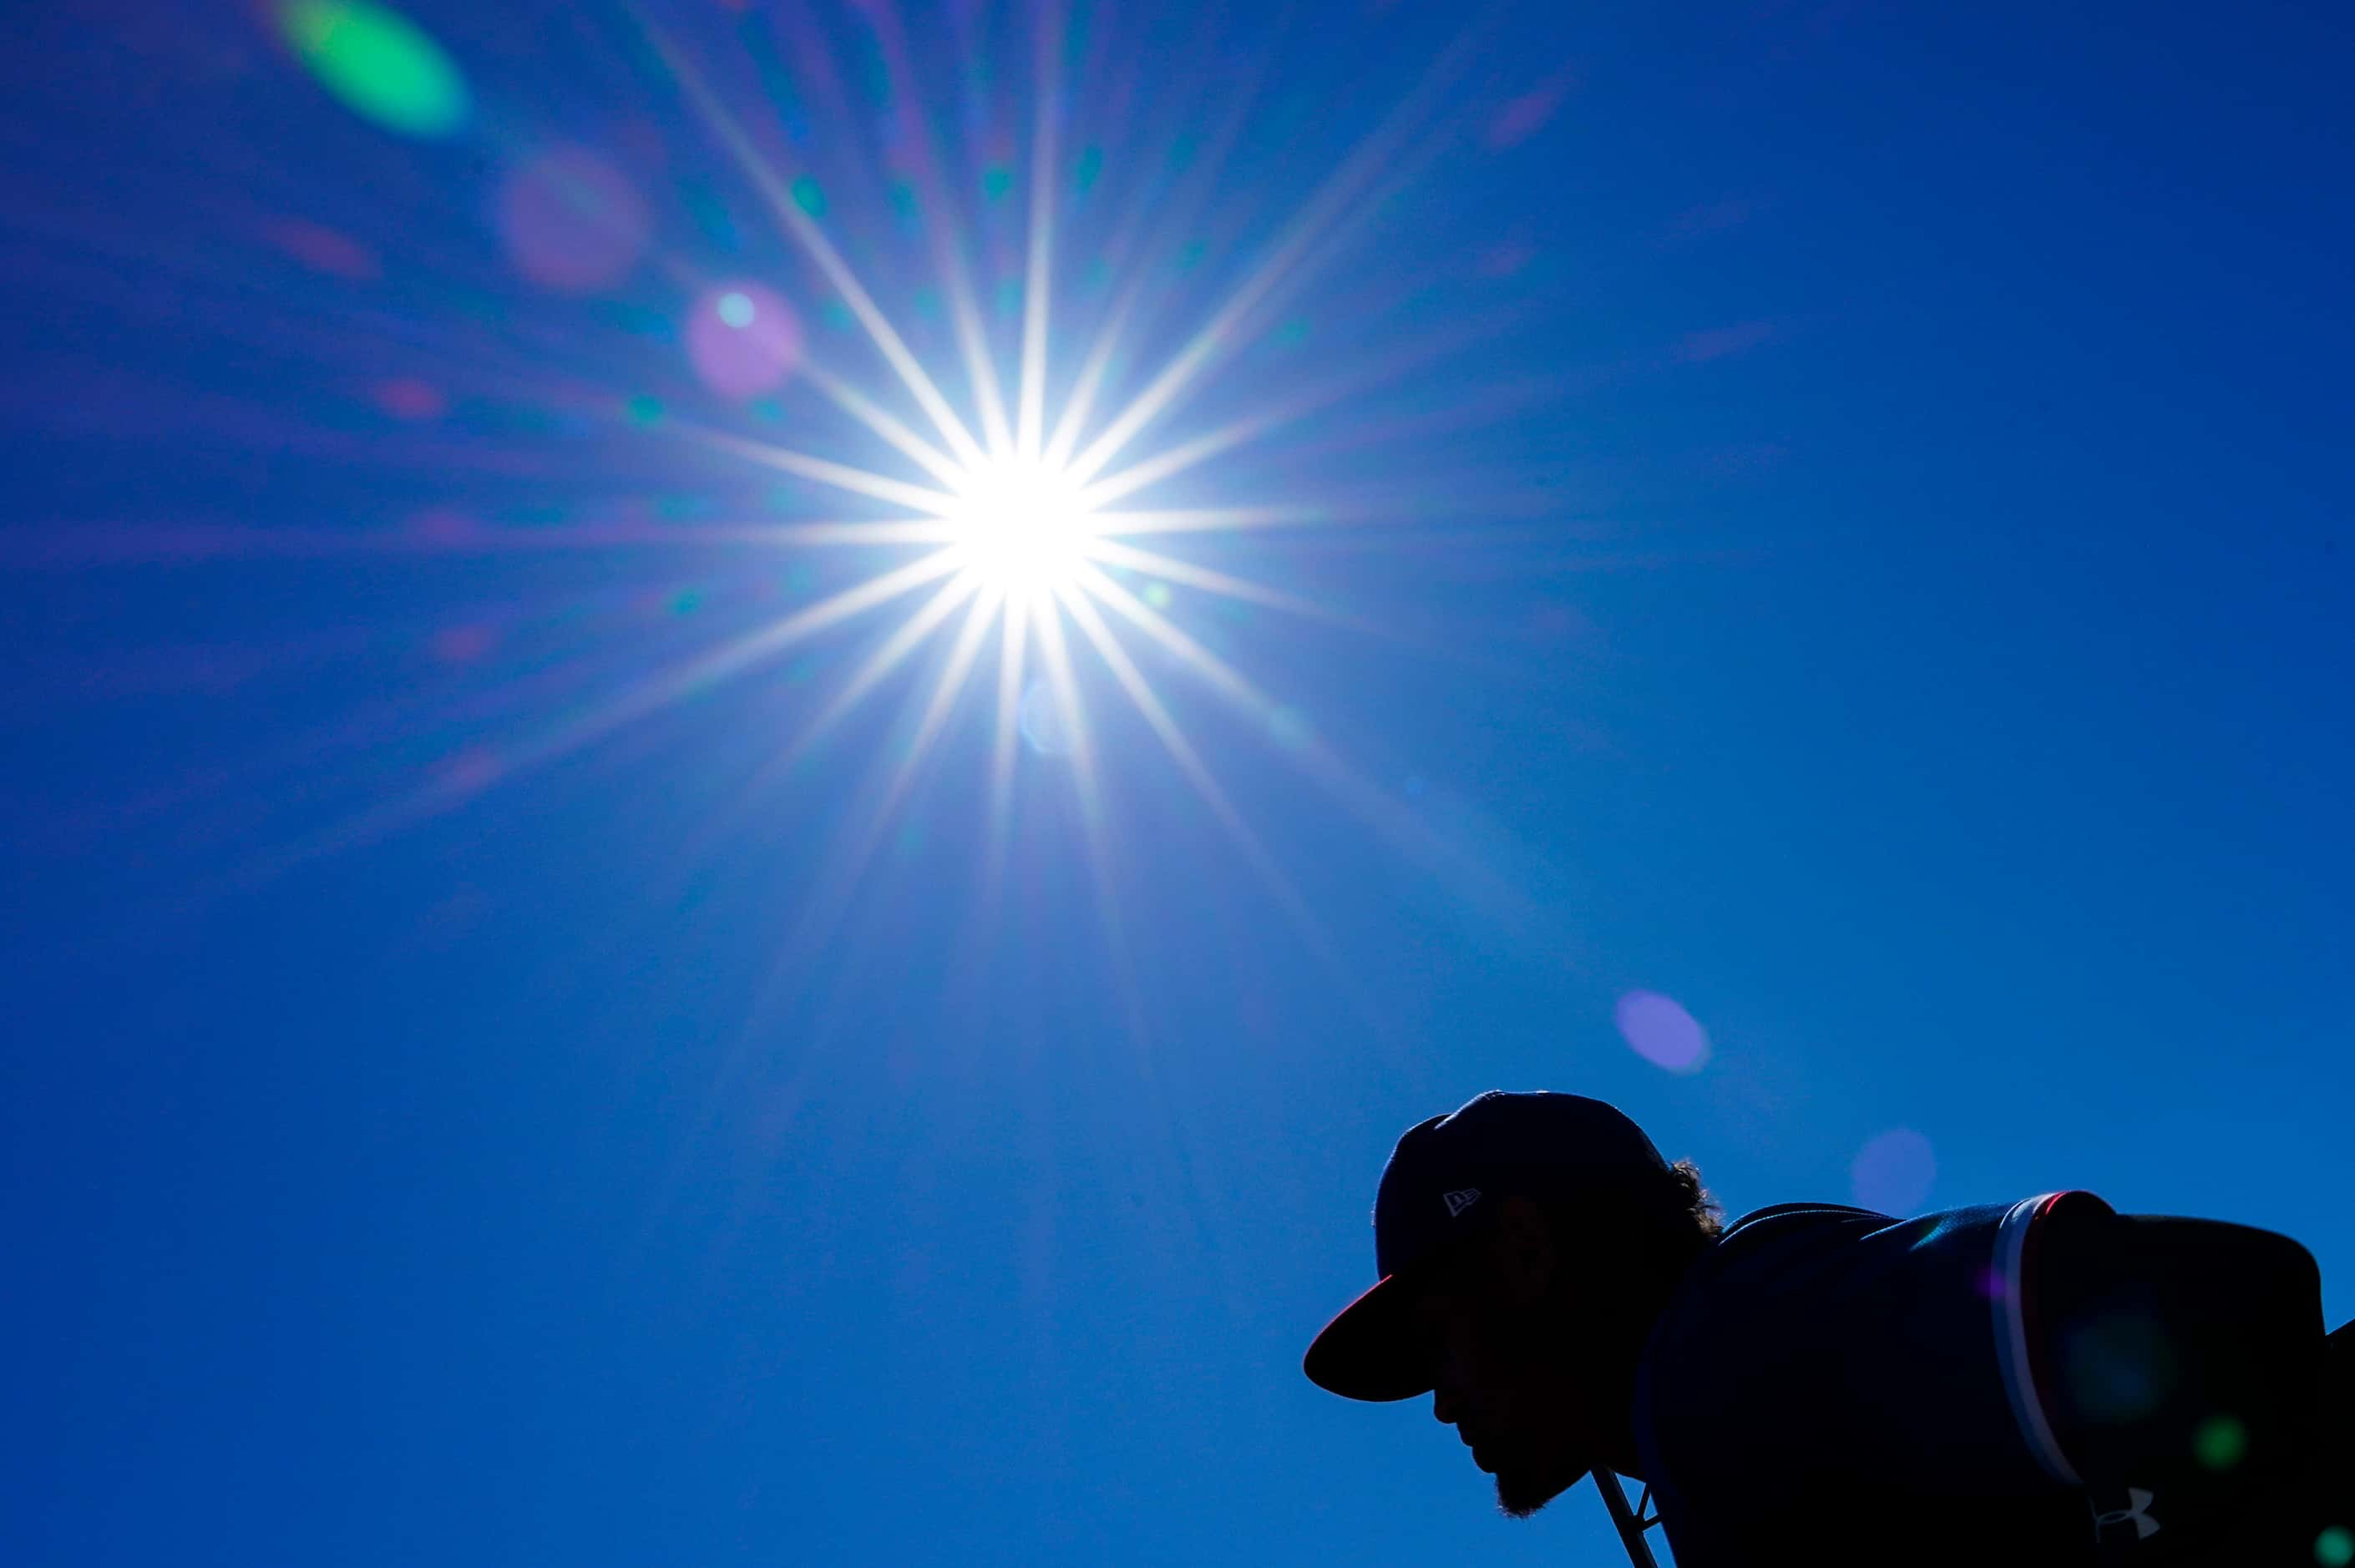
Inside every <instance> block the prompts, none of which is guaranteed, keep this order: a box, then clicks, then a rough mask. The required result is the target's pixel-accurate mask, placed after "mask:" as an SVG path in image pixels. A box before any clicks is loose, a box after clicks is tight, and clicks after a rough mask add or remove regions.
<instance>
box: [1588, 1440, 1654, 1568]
mask: <svg viewBox="0 0 2355 1568" xmlns="http://www.w3.org/2000/svg"><path fill="white" fill-rule="evenodd" d="M1594 1489H1595V1490H1596V1491H1598V1492H1600V1493H1602V1494H1603V1506H1604V1508H1605V1509H1607V1510H1610V1513H1611V1523H1612V1525H1613V1527H1614V1528H1615V1529H1616V1530H1617V1531H1619V1543H1620V1544H1621V1545H1622V1546H1625V1548H1626V1549H1627V1561H1628V1562H1629V1563H1633V1564H1634V1565H1635V1568H1659V1564H1658V1563H1656V1562H1655V1561H1653V1558H1652V1548H1651V1544H1650V1543H1649V1542H1646V1540H1645V1539H1644V1526H1643V1524H1642V1522H1641V1521H1640V1520H1637V1519H1636V1510H1633V1509H1631V1508H1629V1507H1628V1506H1627V1494H1626V1493H1625V1492H1624V1491H1622V1490H1620V1489H1619V1478H1618V1477H1617V1476H1615V1475H1613V1474H1612V1473H1611V1472H1610V1471H1609V1470H1606V1469H1604V1467H1602V1466H1600V1465H1597V1466H1595V1467H1594Z"/></svg>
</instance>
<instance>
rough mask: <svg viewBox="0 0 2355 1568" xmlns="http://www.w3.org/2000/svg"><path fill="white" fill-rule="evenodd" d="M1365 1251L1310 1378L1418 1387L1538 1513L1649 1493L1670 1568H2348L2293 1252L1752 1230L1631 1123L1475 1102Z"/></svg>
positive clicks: (1435, 1129) (1974, 1219) (2164, 1241)
mask: <svg viewBox="0 0 2355 1568" xmlns="http://www.w3.org/2000/svg"><path fill="white" fill-rule="evenodd" d="M1374 1255H1375V1265H1376V1272H1377V1274H1378V1275H1379V1276H1380V1282H1379V1283H1378V1284H1376V1285H1375V1286H1374V1287H1373V1288H1372V1289H1370V1290H1369V1291H1367V1292H1366V1294H1365V1295H1363V1296H1361V1297H1359V1298H1358V1299H1357V1300H1356V1301H1354V1302H1352V1303H1351V1304H1350V1305H1349V1306H1348V1308H1346V1309H1345V1310H1343V1311H1342V1313H1341V1314H1340V1315H1339V1316H1338V1317H1337V1318H1336V1319H1333V1321H1332V1322H1331V1323H1330V1324H1329V1325H1327V1327H1326V1329H1325V1330H1324V1332H1322V1333H1321V1334H1319V1335H1318V1336H1317V1337H1316V1342H1315V1343H1314V1344H1312V1345H1311V1346H1310V1347H1309V1349H1308V1354H1307V1358H1306V1361H1305V1370H1306V1372H1307V1373H1308V1376H1309V1377H1310V1378H1311V1379H1312V1380H1314V1381H1315V1382H1316V1383H1318V1384H1319V1385H1320V1386H1322V1387H1324V1388H1327V1389H1329V1390H1331V1391H1332V1392H1334V1393H1340V1394H1345V1395H1348V1397H1350V1398H1352V1399H1366V1400H1401V1399H1409V1398H1412V1397H1414V1396H1416V1395H1418V1394H1423V1393H1430V1394H1431V1395H1432V1405H1433V1414H1436V1415H1437V1416H1438V1418H1439V1419H1440V1420H1441V1421H1442V1422H1444V1423H1446V1424H1447V1425H1451V1426H1453V1427H1455V1430H1456V1432H1457V1434H1458V1436H1461V1437H1462V1439H1463V1440H1464V1442H1465V1444H1466V1445H1468V1446H1470V1447H1471V1450H1472V1459H1473V1462H1474V1463H1475V1464H1476V1465H1477V1466H1479V1467H1480V1468H1481V1469H1483V1470H1486V1471H1487V1472H1489V1473H1490V1474H1491V1475H1493V1476H1494V1477H1495V1478H1496V1485H1497V1502H1498V1504H1499V1506H1500V1507H1502V1508H1503V1510H1505V1511H1506V1512H1507V1513H1508V1514H1511V1515H1514V1516H1516V1517H1524V1516H1527V1515H1529V1514H1530V1513H1534V1512H1535V1511H1537V1510H1539V1509H1540V1508H1542V1507H1543V1506H1544V1505H1545V1503H1546V1502H1547V1501H1548V1500H1549V1499H1551V1498H1553V1497H1555V1496H1557V1495H1559V1494H1560V1493H1561V1492H1562V1491H1564V1490H1566V1489H1569V1488H1570V1487H1571V1486H1572V1485H1574V1484H1575V1483H1576V1482H1577V1481H1578V1480H1579V1478H1581V1477H1582V1476H1584V1475H1585V1474H1586V1473H1587V1472H1588V1471H1589V1470H1590V1469H1591V1468H1593V1467H1597V1466H1600V1467H1604V1468H1607V1469H1611V1470H1615V1471H1619V1472H1621V1473H1624V1474H1626V1475H1630V1476H1634V1477H1636V1478H1640V1479H1642V1480H1643V1481H1645V1482H1646V1483H1647V1484H1648V1486H1649V1487H1650V1489H1651V1492H1652V1494H1653V1496H1654V1497H1655V1498H1656V1499H1657V1506H1658V1510H1659V1514H1660V1519H1661V1522H1662V1524H1663V1525H1664V1527H1665V1529H1666V1530H1667V1532H1668V1542H1669V1544H1670V1546H1671V1547H1672V1548H1673V1550H1674V1552H1675V1555H1676V1558H1677V1562H1678V1564H1679V1565H1680V1568H1723V1565H1727V1564H1748V1563H1759V1564H1780V1563H1793V1564H1823V1563H1849V1562H1854V1563H1875V1564H1882V1563H1887V1564H1908V1565H1910V1564H1923V1563H1957V1564H1960V1563H1972V1564H1975V1565H1986V1564H1998V1565H1999V1568H2030V1565H2039V1564H2046V1563H2053V1564H2059V1563H2088V1564H2091V1563H2113V1562H2115V1563H2130V1564H2135V1565H2137V1568H2145V1565H2147V1568H2158V1565H2159V1564H2175V1563H2251V1564H2289V1563H2296V1564H2298V1565H2300V1568H2308V1565H2311V1564H2316V1563H2320V1564H2322V1565H2323V1568H2334V1565H2335V1564H2338V1563H2347V1562H2349V1561H2350V1559H2355V1533H2350V1532H2355V1506H2350V1491H2355V1488H2350V1477H2349V1475H2348V1471H2347V1469H2346V1468H2345V1467H2346V1466H2347V1464H2348V1455H2349V1450H2348V1449H2347V1448H2346V1447H2345V1446H2344V1444H2345V1441H2346V1433H2347V1428H2348V1423H2349V1420H2350V1416H2349V1414H2348V1411H2347V1409H2346V1404H2345V1401H2346V1398H2347V1394H2346V1393H2345V1392H2343V1391H2342V1392H2339V1393H2332V1392H2330V1391H2329V1390H2328V1389H2327V1388H2326V1386H2325V1385H2326V1379H2328V1378H2331V1377H2343V1376H2344V1374H2345V1371H2346V1368H2345V1361H2346V1360H2347V1356H2346V1354H2345V1353H2344V1352H2347V1351H2350V1342H2349V1335H2348V1334H2347V1333H2345V1332H2342V1333H2340V1334H2339V1335H2338V1336H2335V1338H2334V1340H2333V1341H2332V1342H2331V1343H2330V1345H2328V1346H2327V1344H2326V1340H2325V1339H2324V1336H2323V1333H2322V1316H2321V1280H2320V1277H2319V1275H2318V1271H2317V1269H2316V1267H2315V1264H2314V1260H2313V1258H2312V1257H2311V1256H2310V1255H2308V1254H2307V1251H2306V1249H2305V1248H2303V1247H2301V1246H2299V1245H2297V1244H2296V1242H2294V1241H2291V1240H2289V1239H2288V1238H2286V1237H2284V1236H2280V1235H2275V1234H2273V1233H2271V1232H2267V1231H2261V1230H2255V1229H2252V1228H2250V1227H2248V1226H2244V1225H2234V1224H2222V1223H2219V1222H2213V1221H2206V1220H2188V1219H2175V1218H2169V1217H2165V1216H2158V1215H2140V1214H2119V1213H2115V1212H2113V1211H2112V1210H2111V1208H2110V1207H2109V1205H2108V1204H2106V1203H2105V1202H2102V1200H2101V1199H2099V1198H2097V1197H2094V1195H2093V1194H2092V1193H2089V1192H2060V1193H2050V1194H2046V1195H2043V1196H2040V1197H2032V1198H2026V1199H2023V1200H2021V1201H2020V1202H2016V1203H2009V1204H1993V1205H1988V1206H1984V1207H1977V1208H1966V1209H1955V1210H1950V1211H1947V1212H1945V1213H1934V1214H1928V1215H1923V1216H1922V1217H1920V1218H1918V1219H1910V1220H1898V1219H1893V1218H1891V1216H1889V1215H1886V1214H1879V1213H1871V1212H1870V1211H1867V1210H1864V1209H1857V1208H1849V1207H1845V1206H1842V1205H1838V1204H1828V1203H1784V1204H1778V1205H1776V1206H1774V1207H1773V1208H1768V1209H1761V1210H1759V1211H1757V1212H1755V1213H1750V1214H1745V1215H1743V1216H1742V1218H1741V1219H1740V1220H1738V1221H1737V1222H1735V1223H1734V1224H1732V1225H1730V1226H1728V1225H1723V1224H1721V1220H1720V1212H1719V1210H1718V1207H1717V1205H1716V1204H1715V1202H1713V1201H1712V1200H1711V1199H1710V1195H1709V1193H1708V1192H1707V1190H1706V1189H1705V1188H1704V1187H1703V1186H1702V1184H1701V1180H1700V1172H1699V1171H1697V1170H1695V1169H1694V1167H1693V1165H1692V1163H1691V1162H1690V1161H1689V1160H1681V1161H1678V1163H1676V1164H1674V1165H1671V1164H1669V1163H1668V1161H1666V1160H1662V1159H1661V1158H1660V1155H1659V1151H1658V1150H1657V1149H1655V1148H1654V1147H1653V1145H1652V1141H1651V1139H1648V1138H1646V1136H1645V1135H1644V1132H1643V1130H1642V1129H1641V1128H1638V1127H1636V1124H1635V1123H1634V1122H1632V1121H1630V1120H1629V1119H1628V1118H1626V1117H1625V1116H1623V1115H1621V1114H1620V1113H1619V1112H1618V1111H1617V1110H1615V1109H1614V1108H1613V1107H1610V1106H1607V1105H1604V1103H1602V1102H1601V1101H1599V1100H1592V1099H1585V1098H1582V1097H1578V1096H1575V1095H1558V1094H1528V1095H1505V1094H1487V1095H1482V1096H1480V1097H1478V1098H1476V1099H1475V1100H1473V1101H1472V1102H1471V1103H1469V1104H1467V1105H1465V1107H1462V1108H1461V1109H1459V1110H1457V1111H1455V1113H1454V1114H1452V1115H1448V1116H1443V1117H1433V1118H1431V1119H1430V1120H1429V1121H1426V1122H1423V1123H1422V1124H1421V1125H1419V1126H1417V1127H1414V1128H1410V1129H1408V1131H1407V1132H1406V1134H1405V1135H1404V1136H1403V1137H1401V1139H1399V1143H1398V1148H1397V1150H1395V1151H1394V1152H1393V1153H1392V1154H1391V1160H1390V1164H1389V1166H1388V1168H1387V1169H1386V1170H1385V1171H1383V1173H1382V1179H1381V1185H1380V1190H1379V1192H1378V1193H1377V1195H1376V1198H1375V1201H1374ZM2334 1350H2335V1351H2338V1352H2340V1353H2339V1354H2337V1355H2334V1354H2333V1351H2334ZM2334 1367H2335V1368H2336V1370H2334ZM2342 1552H2343V1553H2344V1554H2341V1553H2342Z"/></svg>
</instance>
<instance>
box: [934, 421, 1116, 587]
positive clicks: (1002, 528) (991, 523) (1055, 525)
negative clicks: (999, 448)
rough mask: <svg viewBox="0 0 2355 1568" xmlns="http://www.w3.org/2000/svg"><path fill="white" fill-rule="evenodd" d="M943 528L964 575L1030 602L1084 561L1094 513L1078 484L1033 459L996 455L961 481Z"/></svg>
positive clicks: (1066, 581) (1061, 583) (1065, 582)
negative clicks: (949, 531)
mask: <svg viewBox="0 0 2355 1568" xmlns="http://www.w3.org/2000/svg"><path fill="white" fill-rule="evenodd" d="M954 495H955V498H956V499H955V503H954V505H953V506H951V507H949V508H948V509H947V519H946V520H947V522H948V523H949V524H950V526H951V527H952V528H953V529H954V531H955V539H954V545H953V546H952V548H953V549H954V550H955V551H956V553H957V554H958V556H960V557H962V560H963V562H964V567H965V569H966V570H968V571H970V572H972V573H973V574H974V575H975V577H979V578H980V579H981V581H982V582H984V583H985V584H986V585H987V586H989V587H990V588H996V589H998V590H1000V591H1002V592H1004V593H1007V594H1008V595H1014V596H1019V597H1026V598H1027V597H1033V596H1038V595H1042V594H1051V593H1053V592H1054V591H1055V590H1057V589H1059V588H1066V587H1069V586H1070V585H1071V582H1072V581H1073V579H1074V578H1076V577H1078V576H1079V574H1080V570H1081V567H1082V565H1083V564H1084V563H1085V562H1086V560H1087V557H1088V547H1089V546H1090V545H1091V544H1092V542H1093V541H1094V538H1095V534H1096V523H1095V514H1094V510H1093V508H1092V507H1091V506H1090V505H1089V503H1088V501H1087V497H1086V495H1085V494H1084V493H1083V491H1082V486H1081V484H1080V482H1079V481H1078V480H1077V479H1076V478H1075V477H1073V476H1072V475H1071V473H1070V472H1069V471H1067V470H1065V469H1063V468H1061V467H1060V466H1058V465H1056V464H1053V463H1050V462H1048V461H1044V460H1041V459H1038V458H1024V457H1018V456H1014V455H1011V454H998V455H993V456H990V457H986V458H985V459H984V460H983V461H981V462H979V463H977V464H975V465H974V466H972V467H970V468H967V469H966V470H964V472H963V473H962V474H961V475H960V477H959V479H958V481H957V482H956V484H955V486H954Z"/></svg>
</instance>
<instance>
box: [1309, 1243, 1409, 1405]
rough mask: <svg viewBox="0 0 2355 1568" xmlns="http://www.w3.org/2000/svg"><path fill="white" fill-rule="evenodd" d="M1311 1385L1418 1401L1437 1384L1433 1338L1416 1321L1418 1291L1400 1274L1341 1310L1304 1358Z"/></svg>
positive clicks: (1354, 1395) (1353, 1395)
mask: <svg viewBox="0 0 2355 1568" xmlns="http://www.w3.org/2000/svg"><path fill="white" fill-rule="evenodd" d="M1300 1370H1301V1371H1303V1372H1306V1373H1307V1374H1308V1381H1309V1382H1311V1383H1315V1384H1316V1386H1317V1387H1319V1388H1321V1389H1325V1390H1327V1392H1329V1393H1337V1394H1339V1395H1341V1396H1342V1397H1343V1398H1344V1399H1364V1400H1372V1401H1384V1400H1394V1399H1412V1398H1413V1397H1414V1396H1415V1395H1417V1394H1419V1393H1430V1392H1431V1389H1432V1384H1433V1381H1434V1380H1433V1373H1432V1353H1431V1344H1430V1339H1429V1336H1428V1335H1426V1334H1425V1333H1424V1332H1423V1330H1422V1328H1421V1326H1420V1325H1418V1324H1417V1323H1416V1321H1415V1318H1414V1292H1413V1290H1412V1288H1411V1287H1409V1286H1408V1285H1407V1284H1406V1282H1405V1281H1404V1279H1403V1278H1402V1277H1400V1276H1399V1275H1395V1274H1391V1275H1385V1276H1383V1277H1381V1278H1380V1280H1377V1281H1376V1282H1375V1284H1374V1287H1373V1288H1372V1289H1370V1290H1369V1291H1367V1292H1366V1293H1365V1294H1364V1295H1363V1296H1360V1297H1359V1298H1357V1299H1356V1300H1355V1301H1352V1302H1350V1303H1349V1304H1348V1306H1347V1307H1344V1308H1341V1310H1340V1313H1339V1315H1338V1316H1337V1317H1336V1318H1335V1319H1333V1320H1332V1321H1331V1322H1329V1323H1327V1324H1326V1325H1325V1330H1324V1331H1323V1332H1322V1333H1320V1334H1318V1335H1317V1336H1316V1340H1314V1341H1312V1342H1311V1343H1310V1345H1309V1347H1308V1353H1307V1355H1305V1356H1304V1357H1303V1358H1301V1362H1300Z"/></svg>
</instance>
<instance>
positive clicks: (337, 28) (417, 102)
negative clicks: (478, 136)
mask: <svg viewBox="0 0 2355 1568" xmlns="http://www.w3.org/2000/svg"><path fill="white" fill-rule="evenodd" d="M279 25H280V26H281V27H282V29H283V30H284V32H285V36H286V40H287V42H288V43H289V44H291V45H292V46H293V49H294V52H295V53H296V54H298V55H300V56H301V57H302V58H303V63H304V64H305V65H307V66H309V67H310V68H311V70H312V73H313V74H314V75H315V76H316V77H317V78H318V79H319V81H320V84H321V85H322V86H324V87H325V88H326V90H328V91H329V92H332V93H334V94H335V95H336V97H337V98H339V99H341V100H343V101H344V106H345V107H346V108H347V109H349V110H350V111H352V112H353V113H355V114H357V115H360V116H362V117H363V118H365V119H368V120H373V121H375V122H377V123H378V124H379V125H381V126H384V127H385V128H386V129H387V130H390V131H398V132H401V133H402V134H403V135H408V136H423V137H433V136H447V135H449V134H450V133H451V132H453V131H455V130H457V129H458V127H459V126H460V125H462V124H464V122H465V119H466V111H467V107H468V100H467V93H466V83H465V80H464V78H462V77H461V76H460V75H459V74H458V68H457V67H456V66H454V65H453V64H451V62H450V57H449V56H448V55H446V54H444V53H442V47H441V45H439V44H437V43H435V42H434V41H433V40H432V38H431V37H427V36H426V34H425V33H424V32H423V31H422V30H421V29H420V28H419V27H418V26H417V25H416V24H415V23H413V22H411V21H410V20H409V19H408V18H407V17H406V16H401V15H400V13H399V12H397V11H391V10H388V9H386V8H385V7H384V6H382V5H370V4H368V0H294V3H293V4H292V5H286V6H283V7H282V9H281V10H280V12H279Z"/></svg>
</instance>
